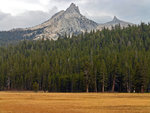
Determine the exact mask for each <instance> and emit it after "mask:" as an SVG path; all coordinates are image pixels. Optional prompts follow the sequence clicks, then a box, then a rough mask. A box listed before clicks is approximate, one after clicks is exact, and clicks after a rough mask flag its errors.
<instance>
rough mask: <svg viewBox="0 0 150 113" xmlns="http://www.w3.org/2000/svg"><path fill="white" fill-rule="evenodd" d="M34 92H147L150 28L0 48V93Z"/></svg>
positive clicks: (149, 75)
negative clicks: (15, 91) (1, 91)
mask: <svg viewBox="0 0 150 113" xmlns="http://www.w3.org/2000/svg"><path fill="white" fill-rule="evenodd" d="M34 88H36V90H38V89H39V90H44V91H49V92H150V24H148V25H147V24H144V23H142V24H141V25H139V26H129V27H128V28H124V29H121V28H120V27H119V26H116V27H115V28H113V29H112V30H108V29H104V30H102V31H96V32H94V31H92V32H91V33H84V34H81V35H78V36H73V37H72V38H71V39H70V38H69V37H65V38H64V39H61V38H59V39H58V41H48V40H47V41H44V40H41V41H22V42H20V43H19V44H17V45H9V46H7V47H6V46H5V47H0V90H34ZM37 88H38V89H37Z"/></svg>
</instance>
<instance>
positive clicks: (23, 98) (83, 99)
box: [0, 92, 150, 113]
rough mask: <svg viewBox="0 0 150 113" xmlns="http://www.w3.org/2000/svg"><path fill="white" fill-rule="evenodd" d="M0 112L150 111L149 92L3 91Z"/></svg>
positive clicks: (116, 112) (86, 112)
mask: <svg viewBox="0 0 150 113" xmlns="http://www.w3.org/2000/svg"><path fill="white" fill-rule="evenodd" d="M0 113H150V94H124V93H114V94H113V93H88V94H87V93H32V92H0Z"/></svg>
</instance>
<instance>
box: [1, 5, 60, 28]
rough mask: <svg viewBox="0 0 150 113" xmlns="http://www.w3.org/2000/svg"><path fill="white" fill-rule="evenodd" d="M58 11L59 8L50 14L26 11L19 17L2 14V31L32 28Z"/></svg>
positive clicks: (50, 11)
mask: <svg viewBox="0 0 150 113" xmlns="http://www.w3.org/2000/svg"><path fill="white" fill-rule="evenodd" d="M57 11H58V9H57V7H53V8H52V9H51V10H49V12H43V11H26V12H24V13H22V14H19V15H17V16H12V15H11V14H6V13H2V12H0V30H10V29H13V28H26V27H32V26H35V25H38V24H40V23H43V22H44V21H46V20H48V19H49V18H51V16H52V15H53V14H55V13H56V12H57Z"/></svg>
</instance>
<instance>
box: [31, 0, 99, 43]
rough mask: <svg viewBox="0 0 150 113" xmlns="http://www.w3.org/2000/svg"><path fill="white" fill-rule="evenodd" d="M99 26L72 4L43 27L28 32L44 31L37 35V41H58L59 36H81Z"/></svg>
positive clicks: (39, 26)
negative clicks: (44, 39)
mask: <svg viewBox="0 0 150 113" xmlns="http://www.w3.org/2000/svg"><path fill="white" fill-rule="evenodd" d="M97 26H98V24H97V23H96V22H94V21H92V20H89V19H87V18H86V17H85V16H83V15H81V13H80V11H79V8H78V7H77V6H76V5H75V4H73V3H72V4H71V5H70V7H69V8H67V9H66V11H60V12H59V13H57V14H55V15H54V16H53V17H52V18H51V19H50V20H48V21H46V22H44V23H43V24H41V25H38V26H35V27H33V28H30V29H28V30H38V29H39V28H40V29H43V32H42V33H41V34H38V35H36V37H35V40H37V39H41V38H43V37H44V38H48V39H53V40H56V39H57V38H58V37H59V36H64V35H65V34H66V35H67V36H71V35H72V34H73V33H74V34H80V33H81V32H85V31H91V30H94V29H95V28H96V27H97Z"/></svg>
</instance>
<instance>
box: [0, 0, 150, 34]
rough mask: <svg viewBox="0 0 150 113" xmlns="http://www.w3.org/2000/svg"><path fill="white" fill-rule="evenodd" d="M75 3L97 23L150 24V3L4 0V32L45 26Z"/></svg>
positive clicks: (0, 17)
mask: <svg viewBox="0 0 150 113" xmlns="http://www.w3.org/2000/svg"><path fill="white" fill-rule="evenodd" d="M71 3H75V4H76V5H77V6H79V9H80V12H81V13H82V14H83V15H84V16H86V17H87V18H89V19H92V20H94V21H95V22H97V23H105V22H108V21H111V20H112V18H113V17H114V16H117V17H118V18H119V19H121V20H125V21H128V22H132V23H135V24H139V23H141V22H145V23H148V22H150V0H0V30H1V31H4V30H10V29H13V28H26V27H32V26H35V25H38V24H41V23H43V22H44V21H46V20H48V19H50V18H51V16H52V15H54V14H55V13H57V12H58V11H60V10H65V9H66V8H67V7H69V5H70V4H71Z"/></svg>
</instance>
